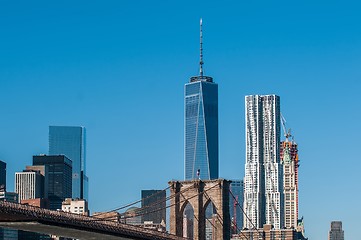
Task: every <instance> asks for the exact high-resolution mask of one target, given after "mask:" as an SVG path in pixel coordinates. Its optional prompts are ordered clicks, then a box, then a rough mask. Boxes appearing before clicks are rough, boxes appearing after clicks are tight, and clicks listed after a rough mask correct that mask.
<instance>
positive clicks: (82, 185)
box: [49, 126, 88, 199]
mask: <svg viewBox="0 0 361 240" xmlns="http://www.w3.org/2000/svg"><path fill="white" fill-rule="evenodd" d="M85 146H86V144H85V128H84V127H70V126H49V155H59V154H63V155H65V156H67V157H68V158H69V159H70V160H71V161H72V162H73V174H72V184H73V190H72V197H73V198H81V199H88V177H87V176H86V156H85Z"/></svg>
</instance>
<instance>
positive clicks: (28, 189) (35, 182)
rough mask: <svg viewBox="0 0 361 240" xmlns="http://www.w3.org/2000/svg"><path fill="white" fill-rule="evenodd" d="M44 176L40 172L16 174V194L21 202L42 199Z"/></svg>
mask: <svg viewBox="0 0 361 240" xmlns="http://www.w3.org/2000/svg"><path fill="white" fill-rule="evenodd" d="M41 181H42V175H41V174H40V172H39V171H27V170H25V171H23V172H17V173H15V192H16V193H17V194H19V200H20V201H21V200H26V199H35V198H41V197H42V196H41V194H42V192H43V191H42V189H41V187H42V182H41Z"/></svg>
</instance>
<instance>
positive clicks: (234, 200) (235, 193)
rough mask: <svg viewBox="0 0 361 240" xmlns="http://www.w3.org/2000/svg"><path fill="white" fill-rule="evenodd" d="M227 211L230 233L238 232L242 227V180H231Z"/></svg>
mask: <svg viewBox="0 0 361 240" xmlns="http://www.w3.org/2000/svg"><path fill="white" fill-rule="evenodd" d="M230 191H231V193H232V194H231V196H230V197H229V213H230V216H231V220H232V221H231V223H232V233H236V234H237V233H239V231H240V230H242V228H243V212H242V209H241V207H243V181H242V180H232V182H231V185H230Z"/></svg>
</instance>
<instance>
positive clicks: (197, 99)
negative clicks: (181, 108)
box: [184, 20, 218, 180]
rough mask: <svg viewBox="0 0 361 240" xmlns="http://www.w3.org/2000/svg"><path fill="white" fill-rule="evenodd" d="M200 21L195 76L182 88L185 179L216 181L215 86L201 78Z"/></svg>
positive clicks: (216, 91) (208, 78)
mask: <svg viewBox="0 0 361 240" xmlns="http://www.w3.org/2000/svg"><path fill="white" fill-rule="evenodd" d="M202 44H203V42H202V20H201V22H200V64H199V65H200V69H199V76H196V77H191V79H190V82H189V83H187V84H186V85H185V98H184V102H185V103H184V104H185V113H184V114H185V126H184V132H185V141H184V152H185V153H184V158H185V159H184V162H185V170H184V175H185V179H186V180H189V179H198V178H199V179H205V180H207V179H216V178H218V85H217V84H216V83H214V82H213V79H212V78H211V77H208V76H204V75H203V48H202Z"/></svg>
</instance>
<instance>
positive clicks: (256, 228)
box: [229, 191, 261, 238]
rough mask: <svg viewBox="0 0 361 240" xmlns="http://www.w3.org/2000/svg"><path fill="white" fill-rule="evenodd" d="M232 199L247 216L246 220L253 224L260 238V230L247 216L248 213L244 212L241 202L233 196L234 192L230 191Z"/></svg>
mask: <svg viewBox="0 0 361 240" xmlns="http://www.w3.org/2000/svg"><path fill="white" fill-rule="evenodd" d="M229 192H230V194H231V196H232V198H233V199H234V200H235V201H236V204H237V206H238V207H239V208H240V209H241V211H242V213H243V215H244V216H246V218H247V219H248V221H249V222H250V223H251V224H252V226H253V228H254V229H255V230H256V231H257V234H258V238H260V236H261V233H260V232H259V231H258V228H257V227H256V226H255V225H254V224H253V222H252V220H251V219H250V217H249V216H248V215H247V214H246V212H245V211H244V209H243V207H242V206H241V205H240V204H239V202H238V201H237V200H236V197H235V196H234V195H233V193H232V191H229ZM237 228H238V227H237ZM243 236H245V235H244V234H243Z"/></svg>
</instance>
